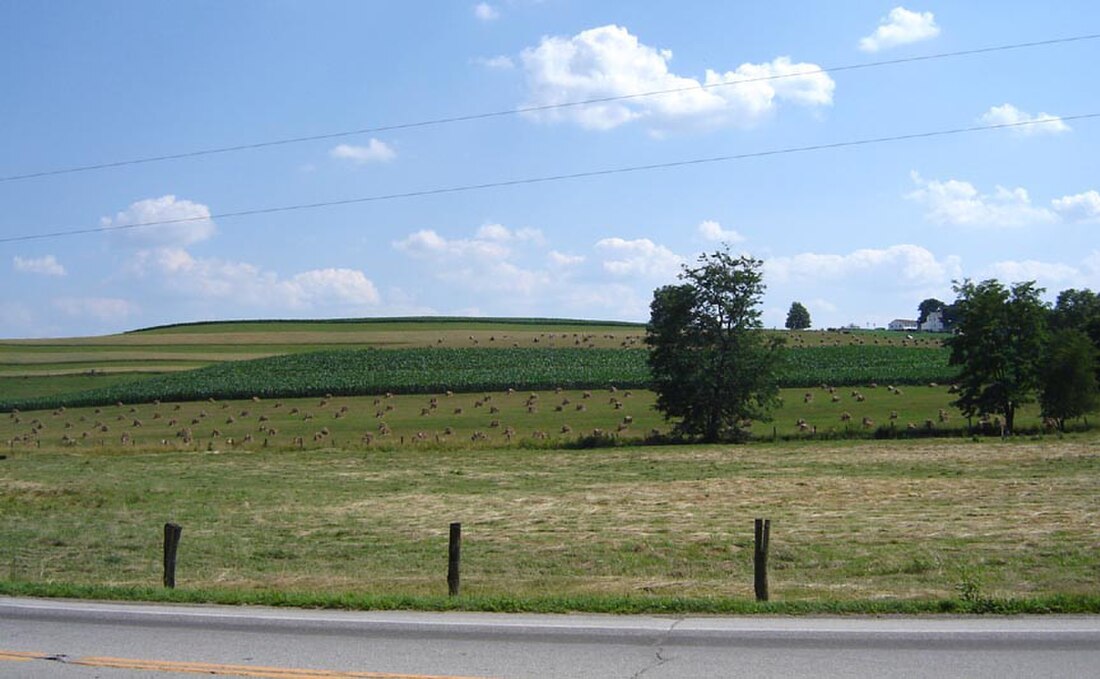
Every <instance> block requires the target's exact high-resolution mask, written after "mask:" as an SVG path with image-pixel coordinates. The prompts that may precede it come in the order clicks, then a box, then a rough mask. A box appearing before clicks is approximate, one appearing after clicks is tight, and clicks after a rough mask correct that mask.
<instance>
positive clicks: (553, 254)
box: [546, 250, 584, 268]
mask: <svg viewBox="0 0 1100 679" xmlns="http://www.w3.org/2000/svg"><path fill="white" fill-rule="evenodd" d="M546 258H547V259H548V260H550V265H551V266H554V267H556V268H564V267H570V266H576V265H578V264H582V263H583V262H584V255H570V254H566V253H564V252H558V251H557V250H551V251H550V252H549V253H548V254H547V255H546Z"/></svg>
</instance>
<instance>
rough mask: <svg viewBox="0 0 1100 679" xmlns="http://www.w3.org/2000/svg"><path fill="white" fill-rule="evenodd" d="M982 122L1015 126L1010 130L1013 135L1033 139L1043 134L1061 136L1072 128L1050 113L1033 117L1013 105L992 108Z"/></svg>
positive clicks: (984, 114) (985, 114)
mask: <svg viewBox="0 0 1100 679" xmlns="http://www.w3.org/2000/svg"><path fill="white" fill-rule="evenodd" d="M981 121H982V122H983V123H986V124H987V125H1014V126H1015V127H1010V128H1008V129H1009V130H1010V131H1011V132H1012V134H1015V135H1017V136H1020V137H1033V136H1036V135H1041V134H1059V133H1061V132H1069V131H1070V129H1071V128H1070V126H1069V125H1067V124H1066V123H1065V122H1064V121H1063V120H1062V119H1061V118H1059V117H1058V116H1053V115H1051V114H1049V113H1037V114H1035V115H1031V114H1030V113H1025V112H1024V111H1021V110H1020V109H1018V108H1016V107H1015V106H1013V105H1012V104H1002V105H1001V106H992V107H990V109H989V110H988V111H986V112H985V113H983V114H982V117H981Z"/></svg>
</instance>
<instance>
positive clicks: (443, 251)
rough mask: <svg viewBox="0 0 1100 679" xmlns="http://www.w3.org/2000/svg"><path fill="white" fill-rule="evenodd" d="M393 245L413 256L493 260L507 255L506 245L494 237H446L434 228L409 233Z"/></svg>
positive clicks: (508, 252) (508, 251)
mask: <svg viewBox="0 0 1100 679" xmlns="http://www.w3.org/2000/svg"><path fill="white" fill-rule="evenodd" d="M393 246H394V247H395V248H397V249H398V250H400V251H401V252H404V253H406V254H409V255H411V256H413V257H419V258H429V257H430V258H449V259H467V258H469V259H475V260H493V259H501V258H504V257H507V256H508V255H509V254H510V250H509V249H508V246H507V245H505V244H503V243H501V242H500V241H499V240H497V239H494V238H484V237H480V236H479V237H475V238H456V239H447V238H444V237H443V236H441V235H439V234H438V233H437V232H436V231H435V230H434V229H421V230H419V231H416V232H415V233H412V234H409V235H408V236H406V237H405V238H402V239H401V240H399V241H394V243H393Z"/></svg>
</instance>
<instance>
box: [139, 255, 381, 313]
mask: <svg viewBox="0 0 1100 679" xmlns="http://www.w3.org/2000/svg"><path fill="white" fill-rule="evenodd" d="M130 273H132V274H134V275H136V276H139V277H145V278H150V279H152V280H153V283H154V284H159V285H162V286H163V287H164V288H165V289H167V290H168V291H170V292H172V293H174V294H176V295H179V296H181V297H184V298H189V299H192V300H196V301H217V302H219V303H223V304H232V305H237V306H241V307H245V308H261V309H287V310H308V309H320V308H328V307H339V308H353V309H355V308H360V307H364V306H374V305H376V304H378V303H379V299H380V295H379V294H378V290H377V288H375V286H374V283H372V282H371V281H370V280H369V279H368V278H367V277H366V276H365V275H364V274H363V272H362V271H357V270H355V269H339V268H329V269H314V270H310V271H304V272H301V273H297V274H295V275H293V276H291V277H290V278H288V279H282V278H280V277H279V275H278V274H277V273H275V272H273V271H265V270H264V269H262V268H260V267H258V266H256V265H254V264H250V263H248V262H236V261H231V260H223V259H219V258H214V257H211V258H202V257H194V256H193V255H191V253H189V252H187V251H186V250H184V249H183V248H156V249H152V250H143V251H141V252H138V253H137V255H136V256H135V257H134V259H133V261H132V263H131V266H130Z"/></svg>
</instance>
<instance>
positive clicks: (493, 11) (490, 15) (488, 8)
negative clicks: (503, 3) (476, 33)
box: [474, 2, 500, 21]
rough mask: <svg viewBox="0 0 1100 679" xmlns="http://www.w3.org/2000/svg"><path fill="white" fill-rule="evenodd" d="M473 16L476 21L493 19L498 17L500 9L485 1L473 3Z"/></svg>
mask: <svg viewBox="0 0 1100 679" xmlns="http://www.w3.org/2000/svg"><path fill="white" fill-rule="evenodd" d="M474 16H475V17H477V19H478V21H493V20H495V19H499V18H500V11H499V10H497V8H496V7H493V6H492V5H490V4H489V3H487V2H479V3H477V4H476V5H474Z"/></svg>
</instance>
